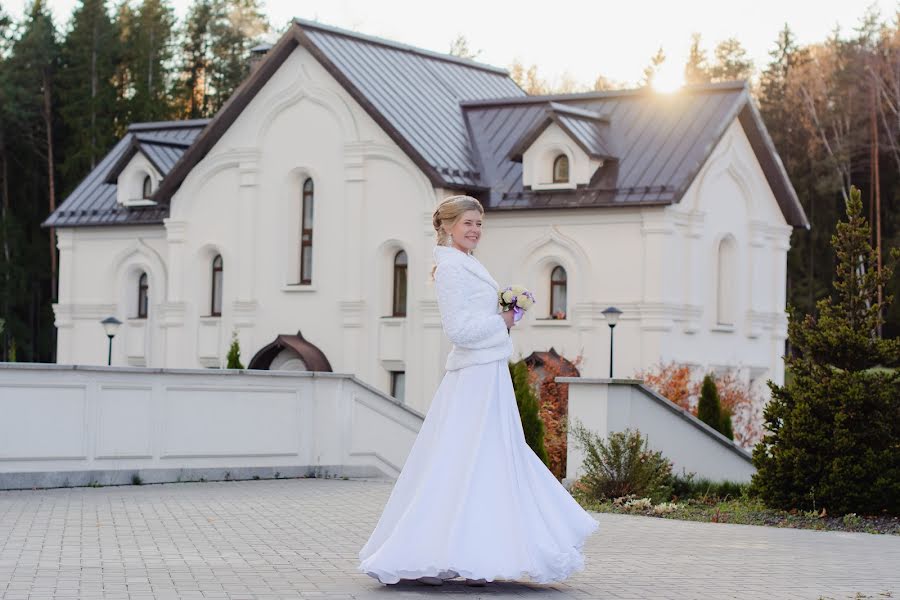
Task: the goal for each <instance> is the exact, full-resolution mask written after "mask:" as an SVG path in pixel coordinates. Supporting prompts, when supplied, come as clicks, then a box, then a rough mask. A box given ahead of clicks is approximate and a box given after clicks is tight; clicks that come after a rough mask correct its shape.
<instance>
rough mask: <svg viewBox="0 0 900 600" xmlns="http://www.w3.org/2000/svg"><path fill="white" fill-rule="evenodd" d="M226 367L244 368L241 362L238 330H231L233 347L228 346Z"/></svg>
mask: <svg viewBox="0 0 900 600" xmlns="http://www.w3.org/2000/svg"><path fill="white" fill-rule="evenodd" d="M225 368H226V369H243V368H244V365H242V364H241V344H240V342H238V337H237V331H232V332H231V347H230V348H228V364H226V365H225Z"/></svg>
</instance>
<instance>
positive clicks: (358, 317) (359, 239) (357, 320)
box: [332, 142, 377, 384]
mask: <svg viewBox="0 0 900 600" xmlns="http://www.w3.org/2000/svg"><path fill="white" fill-rule="evenodd" d="M365 149H366V144H365V143H358V142H352V143H347V144H345V145H344V182H343V184H344V189H343V196H344V198H343V200H344V202H343V204H344V211H343V215H344V227H345V231H346V235H345V236H344V239H343V240H342V243H341V247H342V248H343V250H344V255H343V260H342V261H341V269H342V271H343V275H344V281H343V293H342V294H341V298H342V299H341V301H340V302H339V305H340V310H341V338H342V340H341V348H342V356H341V357H340V365H332V367H333V368H335V370H340V371H341V372H344V373H355V374H356V375H357V376H358V377H360V378H361V379H363V380H364V381H369V382H372V383H373V384H375V383H376V382H377V379H376V378H375V377H374V374H375V373H374V372H373V368H374V367H373V365H371V364H366V357H367V356H368V357H370V358H369V360H370V361H371V360H372V358H371V357H377V351H376V352H374V353H373V352H371V349H372V348H374V347H375V346H374V345H373V342H374V340H371V339H370V340H368V342H369V346H368V348H367V345H366V340H365V339H364V337H363V336H364V334H365V321H366V317H367V316H375V315H369V314H368V313H367V310H370V309H371V307H367V306H366V303H365V300H364V298H363V291H362V290H363V286H364V283H363V279H364V278H367V275H364V270H363V265H364V264H366V265H370V268H371V264H372V256H371V255H366V252H365V251H364V250H363V240H365V239H366V237H365V225H364V219H363V216H364V214H365V209H366V193H365V183H366V169H365ZM369 330H370V331H372V332H373V334H372V335H373V337H374V335H375V333H374V332H375V331H376V330H375V328H374V327H373V328H370V329H369ZM376 360H377V359H376Z"/></svg>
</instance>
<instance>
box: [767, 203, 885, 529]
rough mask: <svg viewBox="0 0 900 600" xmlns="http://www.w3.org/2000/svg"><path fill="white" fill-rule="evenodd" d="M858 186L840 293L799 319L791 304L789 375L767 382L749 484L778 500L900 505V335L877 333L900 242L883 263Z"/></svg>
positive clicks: (842, 234)
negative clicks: (883, 291) (883, 290)
mask: <svg viewBox="0 0 900 600" xmlns="http://www.w3.org/2000/svg"><path fill="white" fill-rule="evenodd" d="M861 213H862V201H861V200H860V192H859V190H858V189H857V188H856V187H855V186H854V187H853V188H851V192H850V199H849V201H848V202H847V217H848V220H847V221H846V222H844V221H842V222H839V223H838V225H837V233H836V234H835V235H833V236H832V238H831V243H832V246H833V247H834V248H835V251H836V253H837V257H838V264H837V271H836V274H835V278H834V289H835V297H834V298H833V299H832V298H824V299H822V300H820V301H819V302H818V303H817V304H816V312H817V315H816V316H814V315H806V316H805V317H803V318H802V319H800V318H799V317H798V316H797V315H796V313H795V311H794V309H793V308H790V310H789V312H790V318H789V321H788V336H789V338H790V341H791V345H792V346H793V347H794V348H796V349H798V351H799V354H798V355H796V356H794V355H791V356H787V357H785V362H786V364H787V366H788V368H789V369H790V373H791V378H790V379H789V380H787V381H786V383H785V385H784V386H778V385H775V384H774V383H773V382H771V381H769V382H768V386H769V388H770V389H771V391H772V399H771V401H770V402H769V403H768V405H767V406H766V407H765V409H764V411H763V416H764V419H765V428H766V430H767V431H768V433H767V435H766V437H764V438H763V439H762V440H761V441H760V442H759V443H758V444H757V445H756V446H755V447H754V449H753V462H754V464H755V465H756V468H757V472H756V473H755V474H754V476H753V479H752V482H751V492H752V493H753V494H755V495H759V496H760V497H761V498H762V500H763V502H765V503H766V504H767V505H768V506H770V507H773V508H782V509H786V510H790V509H793V508H796V509H802V510H819V509H821V508H826V509H827V510H828V512H829V513H831V514H833V515H838V514H845V513H849V512H855V513H858V514H876V513H880V512H882V511H885V512H888V513H891V514H900V370H898V369H875V368H874V367H877V366H879V365H881V366H884V365H896V364H897V361H898V360H900V340H885V339H881V338H880V337H879V335H878V327H879V325H880V324H881V323H883V320H882V318H881V314H882V311H883V310H884V308H885V307H886V306H887V305H888V304H889V303H890V302H891V300H892V297H891V296H890V295H886V296H885V297H884V301H883V303H881V304H879V302H878V286H879V284H882V285H883V284H884V283H886V282H887V281H888V280H890V277H891V274H892V268H893V265H894V264H895V263H896V261H897V259H898V258H900V250H898V249H897V248H893V249H892V250H891V260H890V261H886V263H885V264H884V265H883V267H882V270H881V274H879V273H878V272H877V270H876V269H875V263H876V257H875V252H874V250H873V249H872V247H871V245H870V244H869V239H870V238H869V236H870V231H869V227H868V225H867V224H866V222H865V219H864V218H863V217H862V215H861Z"/></svg>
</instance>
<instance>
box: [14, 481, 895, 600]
mask: <svg viewBox="0 0 900 600" xmlns="http://www.w3.org/2000/svg"><path fill="white" fill-rule="evenodd" d="M392 485H393V483H392V482H391V481H384V480H340V479H279V480H259V481H227V482H206V483H200V482H196V483H194V482H191V483H172V484H162V485H143V486H110V487H102V488H67V489H52V490H28V491H5V492H4V491H0V598H2V599H4V600H17V599H43V598H72V599H76V598H77V599H83V600H90V599H99V598H123V599H126V598H127V599H138V598H141V599H155V600H162V599H168V598H228V599H233V600H237V599H274V598H320V599H328V600H342V599H351V598H352V599H386V598H410V599H416V598H434V597H438V596H442V595H445V594H450V595H455V596H461V597H466V598H528V599H533V600H537V599H541V598H554V599H559V600H568V599H570V598H572V599H574V598H578V599H594V598H598V599H599V598H635V599H644V598H653V599H686V598H704V599H705V598H717V599H718V598H766V599H769V598H788V599H795V598H811V599H817V598H820V597H823V598H828V599H843V598H869V597H870V598H879V599H880V598H890V597H898V595H900V537H898V536H884V535H871V534H862V533H842V532H819V531H808V530H793V529H779V528H773V527H757V526H750V525H729V524H713V523H695V522H687V521H675V520H667V519H656V518H650V517H637V516H625V515H608V514H598V515H596V516H597V518H598V519H599V520H600V524H601V525H600V529H599V530H598V531H597V532H596V533H595V534H594V535H592V536H591V537H590V538H588V541H587V543H586V545H585V548H584V550H585V557H586V569H585V570H584V571H582V572H580V573H576V574H574V575H573V576H572V577H570V578H569V579H567V580H566V581H564V582H560V583H553V584H535V583H529V582H527V581H525V582H506V581H495V582H492V583H488V584H487V586H485V587H469V586H466V585H465V584H464V583H463V581H462V580H461V579H459V580H452V581H448V582H446V583H445V584H444V585H443V586H438V587H432V586H426V585H424V584H422V583H419V582H406V581H403V582H401V583H399V584H395V585H390V586H386V585H382V584H381V583H379V582H378V581H377V580H375V579H373V578H371V577H369V576H367V575H365V574H363V573H358V572H357V571H356V565H357V562H358V561H357V552H358V551H359V549H360V548H361V547H362V545H363V544H364V543H365V541H366V539H368V536H369V534H370V533H371V531H372V529H373V528H374V526H375V523H376V522H377V520H378V515H379V514H380V513H381V509H382V507H383V506H384V503H385V502H386V501H387V498H388V495H389V494H390V490H391V486H392ZM857 594H860V595H859V596H857Z"/></svg>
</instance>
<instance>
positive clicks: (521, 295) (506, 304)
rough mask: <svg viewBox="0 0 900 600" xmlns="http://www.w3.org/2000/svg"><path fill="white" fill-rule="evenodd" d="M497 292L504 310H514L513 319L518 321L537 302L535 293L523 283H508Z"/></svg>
mask: <svg viewBox="0 0 900 600" xmlns="http://www.w3.org/2000/svg"><path fill="white" fill-rule="evenodd" d="M497 293H498V295H499V301H500V306H501V307H503V312H506V311H508V310H511V311H513V321H514V322H516V323H518V322H519V319H521V318H522V314H523V313H524V312H525V311H526V310H528V309H529V308H531V305H532V304H534V303H535V300H534V294H532V293H531V292H530V291H528V290H526V289H525V287H524V286H521V285H517V284H513V285H508V286H506V287H505V288H503V289H502V290H499V291H498V292H497Z"/></svg>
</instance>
